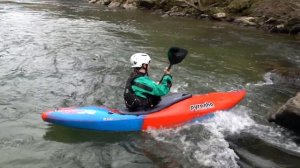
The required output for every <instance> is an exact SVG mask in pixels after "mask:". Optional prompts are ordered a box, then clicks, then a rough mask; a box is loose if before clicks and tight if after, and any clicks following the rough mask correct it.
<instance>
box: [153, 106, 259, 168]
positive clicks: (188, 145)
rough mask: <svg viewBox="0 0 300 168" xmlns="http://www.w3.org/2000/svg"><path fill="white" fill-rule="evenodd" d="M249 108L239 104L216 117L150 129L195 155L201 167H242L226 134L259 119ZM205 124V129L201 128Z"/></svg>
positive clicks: (186, 153) (163, 139)
mask: <svg viewBox="0 0 300 168" xmlns="http://www.w3.org/2000/svg"><path fill="white" fill-rule="evenodd" d="M245 111H246V108H244V107H239V108H235V109H233V110H230V111H229V112H228V111H227V112H217V113H216V114H215V116H214V117H213V118H210V119H207V120H204V121H202V122H195V123H193V124H188V125H184V126H182V127H179V128H176V129H164V130H159V131H154V130H152V131H150V134H151V135H152V136H153V137H154V138H155V139H156V140H158V141H161V142H165V143H170V144H172V145H175V146H176V147H177V148H179V149H181V150H182V151H183V155H184V156H189V157H192V158H191V159H193V160H196V161H197V162H198V163H199V166H200V167H201V166H207V167H224V168H226V167H230V168H232V167H239V166H238V163H237V160H238V156H237V155H236V153H235V152H234V150H232V149H231V148H230V147H229V143H228V142H227V141H226V140H225V136H226V135H227V134H228V133H229V134H236V133H239V132H240V131H242V130H244V129H247V128H248V127H249V126H251V125H253V124H255V122H254V121H253V120H252V119H251V118H250V117H249V116H248V115H247V112H245ZM201 127H203V129H200V131H199V130H198V129H199V128H201Z"/></svg>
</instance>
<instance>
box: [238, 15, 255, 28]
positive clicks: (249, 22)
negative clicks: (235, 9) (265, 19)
mask: <svg viewBox="0 0 300 168" xmlns="http://www.w3.org/2000/svg"><path fill="white" fill-rule="evenodd" d="M256 20H257V19H256V18H255V17H246V16H243V17H237V18H235V19H234V22H236V23H241V24H243V25H245V26H257V24H256Z"/></svg>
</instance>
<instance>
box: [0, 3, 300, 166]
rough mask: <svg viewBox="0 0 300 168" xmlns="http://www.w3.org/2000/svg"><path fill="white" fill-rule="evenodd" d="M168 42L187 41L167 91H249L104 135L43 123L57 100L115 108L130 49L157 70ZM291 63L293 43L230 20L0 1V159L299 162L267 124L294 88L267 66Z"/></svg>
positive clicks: (299, 54)
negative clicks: (224, 103)
mask: <svg viewBox="0 0 300 168" xmlns="http://www.w3.org/2000/svg"><path fill="white" fill-rule="evenodd" d="M171 46H180V47H183V48H186V49H188V50H189V55H188V56H187V58H186V59H185V60H184V61H183V62H182V63H180V64H178V65H174V66H173V69H172V74H173V79H174V84H173V87H172V89H171V92H172V93H178V92H180V93H181V92H182V93H194V94H196V93H207V92H212V91H229V90H235V89H246V90H247V93H248V94H247V97H246V98H245V99H244V100H243V101H242V102H241V103H240V104H239V105H237V106H236V107H235V108H233V109H231V110H229V111H224V112H220V113H217V114H216V115H215V117H213V118H209V119H206V120H203V121H199V122H195V123H190V124H187V125H184V126H181V127H178V128H174V129H164V130H159V131H154V130H149V131H148V132H128V133H109V132H95V131H87V130H79V129H71V128H64V127H59V126H53V125H49V124H47V123H45V122H43V121H42V119H41V117H40V115H41V113H42V112H43V111H47V110H53V109H55V108H58V107H70V106H86V105H105V106H108V107H112V108H122V107H123V106H124V105H123V89H124V87H125V81H126V79H127V77H128V75H129V72H130V65H129V61H128V60H129V57H130V55H132V54H133V53H136V52H146V53H148V54H149V55H150V56H151V58H152V61H151V70H150V71H151V72H150V75H151V77H153V78H154V79H156V80H159V79H160V77H161V75H162V73H163V69H164V68H165V67H166V66H168V61H167V56H166V52H167V50H168V49H169V47H171ZM274 66H275V67H283V68H290V67H293V68H300V47H299V41H298V40H297V39H296V38H295V37H293V36H289V35H279V34H269V33H265V32H262V31H260V30H256V29H252V28H244V27H239V26H236V25H230V24H227V23H219V22H211V21H205V20H194V19H191V18H181V17H171V18H168V17H161V16H159V15H157V14H153V13H150V12H147V11H139V10H132V11H131V10H129V11H126V10H115V9H107V8H104V7H101V6H97V5H91V4H88V3H87V2H86V1H84V0H73V1H68V0H22V1H20V0H7V1H0V95H1V96H0V156H1V157H0V167H1V168H16V167H22V168H25V167H28V168H40V167H63V168H67V167H70V168H71V167H72V168H77V167H78V168H79V167H80V168H81V167H86V168H93V167H113V168H121V167H122V168H125V167H130V168H140V167H149V168H150V167H151V168H152V167H164V168H165V167H167V168H174V167H183V168H199V167H216V168H220V167H222V168H226V167H228V168H237V167H242V168H248V167H260V168H269V167H270V168H271V167H272V168H283V167H289V168H292V167H295V168H296V167H299V165H300V159H299V158H300V138H299V135H296V134H294V133H293V132H292V131H289V130H287V129H285V128H282V127H280V126H277V125H275V124H274V123H269V122H268V121H267V113H269V112H270V111H274V110H277V109H278V108H279V107H280V106H281V105H282V104H283V103H285V101H286V100H287V99H289V98H290V97H292V96H294V95H295V93H296V92H297V91H299V88H295V87H291V86H287V85H278V84H274V83H273V82H272V81H271V79H270V77H269V76H268V72H269V71H270V69H271V68H272V67H274Z"/></svg>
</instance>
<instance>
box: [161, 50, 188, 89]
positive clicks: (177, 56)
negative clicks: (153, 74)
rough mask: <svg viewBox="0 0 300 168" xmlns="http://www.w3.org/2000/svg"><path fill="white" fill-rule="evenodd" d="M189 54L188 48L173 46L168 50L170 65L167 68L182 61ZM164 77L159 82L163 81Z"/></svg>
mask: <svg viewBox="0 0 300 168" xmlns="http://www.w3.org/2000/svg"><path fill="white" fill-rule="evenodd" d="M187 54H188V51H187V50H186V49H183V48H179V47H171V48H170V49H169V51H168V59H169V63H170V65H169V67H168V69H167V70H168V71H169V70H170V69H171V67H172V66H173V65H175V64H178V63H180V62H181V61H182V60H183V59H184V58H185V56H186V55H187ZM162 79H163V77H162V78H161V80H160V82H159V83H161V81H162Z"/></svg>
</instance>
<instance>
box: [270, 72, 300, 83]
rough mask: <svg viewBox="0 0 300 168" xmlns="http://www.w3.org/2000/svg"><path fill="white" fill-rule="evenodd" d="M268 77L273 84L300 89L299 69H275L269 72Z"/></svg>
mask: <svg viewBox="0 0 300 168" xmlns="http://www.w3.org/2000/svg"><path fill="white" fill-rule="evenodd" d="M269 77H270V80H271V81H272V82H273V83H274V84H277V85H286V86H288V87H294V88H300V69H297V68H288V69H275V70H272V71H271V72H270V74H269Z"/></svg>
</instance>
